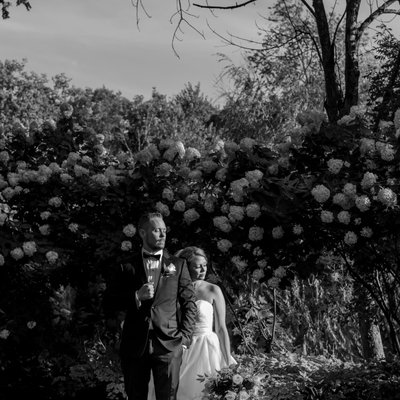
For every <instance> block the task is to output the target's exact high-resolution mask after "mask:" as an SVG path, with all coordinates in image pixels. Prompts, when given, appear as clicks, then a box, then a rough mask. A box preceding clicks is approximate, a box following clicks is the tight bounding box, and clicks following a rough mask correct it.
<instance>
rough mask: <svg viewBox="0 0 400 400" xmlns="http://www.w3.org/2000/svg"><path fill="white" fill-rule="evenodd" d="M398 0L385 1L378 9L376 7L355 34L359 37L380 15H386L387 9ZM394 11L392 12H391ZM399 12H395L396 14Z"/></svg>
mask: <svg viewBox="0 0 400 400" xmlns="http://www.w3.org/2000/svg"><path fill="white" fill-rule="evenodd" d="M396 1H398V0H387V1H386V2H385V3H383V4H382V5H381V6H380V7H378V8H377V9H376V10H375V11H374V12H372V13H371V14H370V15H369V16H368V17H367V18H366V19H365V20H364V21H363V22H362V23H361V24H360V26H359V28H358V30H357V34H358V36H359V37H360V36H361V35H362V34H363V32H364V31H365V30H366V29H367V28H368V26H369V25H370V24H371V23H372V22H373V21H374V20H375V19H376V18H378V17H379V16H380V15H382V14H386V13H387V12H388V7H389V6H390V5H391V4H393V3H395V2H396ZM393 11H394V10H393ZM398 13H399V11H397V12H396V14H398ZM391 14H394V12H391Z"/></svg>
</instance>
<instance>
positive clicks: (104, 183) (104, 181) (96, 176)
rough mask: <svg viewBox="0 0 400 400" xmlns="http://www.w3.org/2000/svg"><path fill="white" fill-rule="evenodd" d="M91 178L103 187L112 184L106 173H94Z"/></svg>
mask: <svg viewBox="0 0 400 400" xmlns="http://www.w3.org/2000/svg"><path fill="white" fill-rule="evenodd" d="M91 180H92V181H93V182H94V183H95V184H96V185H99V186H101V187H109V186H110V180H109V179H108V178H107V177H106V176H105V175H104V174H94V175H92V176H91Z"/></svg>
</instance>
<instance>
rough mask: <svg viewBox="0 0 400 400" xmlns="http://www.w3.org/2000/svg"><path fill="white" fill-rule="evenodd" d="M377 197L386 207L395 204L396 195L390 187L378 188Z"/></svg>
mask: <svg viewBox="0 0 400 400" xmlns="http://www.w3.org/2000/svg"><path fill="white" fill-rule="evenodd" d="M377 199H378V201H380V202H381V203H382V204H383V205H385V206H386V207H394V206H395V205H396V204H397V195H396V193H394V192H393V190H392V189H390V188H381V189H379V192H378V196H377Z"/></svg>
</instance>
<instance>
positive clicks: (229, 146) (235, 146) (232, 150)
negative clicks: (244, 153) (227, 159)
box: [224, 141, 240, 156]
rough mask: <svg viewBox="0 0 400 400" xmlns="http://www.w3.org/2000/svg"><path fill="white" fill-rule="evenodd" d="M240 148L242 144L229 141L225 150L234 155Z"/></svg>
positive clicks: (225, 145)
mask: <svg viewBox="0 0 400 400" xmlns="http://www.w3.org/2000/svg"><path fill="white" fill-rule="evenodd" d="M239 149H240V146H239V145H238V144H237V143H235V142H230V141H228V142H225V143H224V150H225V153H226V154H227V155H228V156H234V155H235V154H236V152H237V151H238V150H239Z"/></svg>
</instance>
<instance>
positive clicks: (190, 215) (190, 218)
mask: <svg viewBox="0 0 400 400" xmlns="http://www.w3.org/2000/svg"><path fill="white" fill-rule="evenodd" d="M183 218H184V220H185V222H186V223H187V224H188V225H190V224H191V223H192V222H194V221H196V220H197V219H199V218H200V214H199V213H198V212H197V211H196V210H195V209H194V208H189V210H187V211H185V212H184V213H183Z"/></svg>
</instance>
